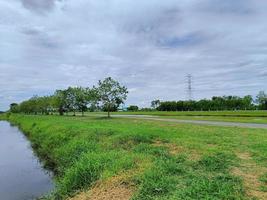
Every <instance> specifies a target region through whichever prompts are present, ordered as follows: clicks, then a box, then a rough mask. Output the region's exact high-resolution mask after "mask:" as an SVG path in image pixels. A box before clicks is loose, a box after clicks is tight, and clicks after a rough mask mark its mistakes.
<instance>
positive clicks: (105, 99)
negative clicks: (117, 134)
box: [97, 77, 128, 117]
mask: <svg viewBox="0 0 267 200" xmlns="http://www.w3.org/2000/svg"><path fill="white" fill-rule="evenodd" d="M97 93H98V99H99V101H101V103H102V105H103V107H105V108H106V110H107V112H108V117H110V111H111V109H112V108H114V106H116V107H118V106H119V105H120V104H122V103H123V102H124V101H125V100H126V99H127V94H128V91H127V88H126V87H125V86H121V85H120V83H119V82H118V81H115V80H114V79H112V78H111V77H108V78H106V79H105V80H103V81H99V82H98V87H97Z"/></svg>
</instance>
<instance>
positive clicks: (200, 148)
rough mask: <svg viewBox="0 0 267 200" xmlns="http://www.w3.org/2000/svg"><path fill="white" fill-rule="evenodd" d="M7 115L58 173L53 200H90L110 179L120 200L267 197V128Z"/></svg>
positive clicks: (50, 199) (52, 195) (49, 197)
mask: <svg viewBox="0 0 267 200" xmlns="http://www.w3.org/2000/svg"><path fill="white" fill-rule="evenodd" d="M9 120H10V121H11V122H12V123H14V124H17V125H19V126H20V128H21V129H22V130H23V131H24V133H25V134H26V135H27V136H28V138H29V140H30V141H31V142H32V145H33V147H34V149H35V150H36V152H37V154H38V155H39V156H40V157H41V158H42V160H44V163H45V165H46V166H47V167H49V168H51V169H53V171H54V172H55V182H56V188H55V191H54V192H53V193H52V194H51V195H50V196H48V197H46V199H49V200H61V199H69V198H70V199H71V198H72V197H73V200H75V199H77V195H78V196H79V195H81V194H86V195H88V198H86V199H90V196H94V195H93V194H92V193H91V192H96V191H98V192H99V191H101V189H99V188H98V186H99V185H105V188H106V189H105V190H108V189H107V188H108V187H109V186H107V183H110V188H112V190H113V191H115V193H116V191H117V192H118V191H123V193H125V196H124V197H118V198H119V199H120V198H121V199H123V200H124V199H130V198H131V199H132V200H152V199H153V200H154V199H155V200H167V199H168V200H174V199H175V200H176V199H188V200H189V199H192V200H193V199H210V200H211V199H218V200H219V199H253V198H254V199H265V197H266V194H267V192H266V191H265V189H266V173H267V171H266V168H267V130H264V129H247V128H232V127H215V126H204V125H191V124H177V123H171V122H159V121H157V122H156V121H147V120H145V121H144V120H138V119H119V118H112V119H106V118H99V117H68V116H64V117H60V116H25V115H11V116H10V117H9ZM244 155H249V158H247V157H248V156H247V157H246V156H244ZM237 170H238V171H237ZM235 172H236V173H235ZM237 172H238V173H237ZM247 175H250V176H253V177H254V179H253V180H254V182H256V183H257V184H255V183H254V184H252V183H250V181H251V180H250V179H247ZM118 177H119V178H118ZM118 179H119V180H120V181H115V183H116V184H114V181H111V180H118ZM121 179H122V180H123V181H121ZM253 185H254V186H253ZM90 189H91V190H90ZM108 191H109V190H108ZM103 193H104V194H106V195H110V194H111V193H112V192H109V193H107V192H106V193H105V192H103ZM115 193H114V195H116V194H115ZM75 196H76V197H75ZM108 198H111V197H110V196H108Z"/></svg>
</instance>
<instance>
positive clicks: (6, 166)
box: [0, 121, 54, 200]
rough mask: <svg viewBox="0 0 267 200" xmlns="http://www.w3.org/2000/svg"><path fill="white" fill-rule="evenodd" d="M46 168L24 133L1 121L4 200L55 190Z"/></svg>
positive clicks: (0, 189) (26, 199)
mask: <svg viewBox="0 0 267 200" xmlns="http://www.w3.org/2000/svg"><path fill="white" fill-rule="evenodd" d="M53 187H54V185H53V181H52V175H51V173H50V172H49V171H47V170H45V169H44V168H43V166H42V164H41V163H40V161H39V159H38V158H37V157H36V155H35V154H34V152H33V150H32V148H31V145H30V142H29V141H28V140H27V138H26V137H25V136H24V135H23V133H22V132H21V131H20V130H19V129H18V128H17V127H15V126H12V125H11V124H10V123H9V122H6V121H0V199H3V200H32V199H36V198H38V197H40V196H42V195H44V194H47V193H49V192H50V191H51V190H53Z"/></svg>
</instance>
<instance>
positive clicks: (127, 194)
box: [69, 177, 134, 200]
mask: <svg viewBox="0 0 267 200" xmlns="http://www.w3.org/2000/svg"><path fill="white" fill-rule="evenodd" d="M133 191H134V187H133V186H132V185H131V184H130V183H129V182H128V181H126V180H125V178H122V177H113V178H111V179H108V180H106V181H102V182H98V183H96V184H95V186H94V187H93V188H92V189H91V190H90V191H87V192H82V193H80V194H78V195H76V196H75V197H74V198H71V199H69V200H129V199H131V197H132V195H133Z"/></svg>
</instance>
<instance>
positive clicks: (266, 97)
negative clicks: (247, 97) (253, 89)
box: [256, 91, 267, 110]
mask: <svg viewBox="0 0 267 200" xmlns="http://www.w3.org/2000/svg"><path fill="white" fill-rule="evenodd" d="M256 102H257V103H258V104H259V108H260V109H262V110H267V94H266V93H265V92H264V91H260V92H259V94H258V95H257V97H256Z"/></svg>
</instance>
